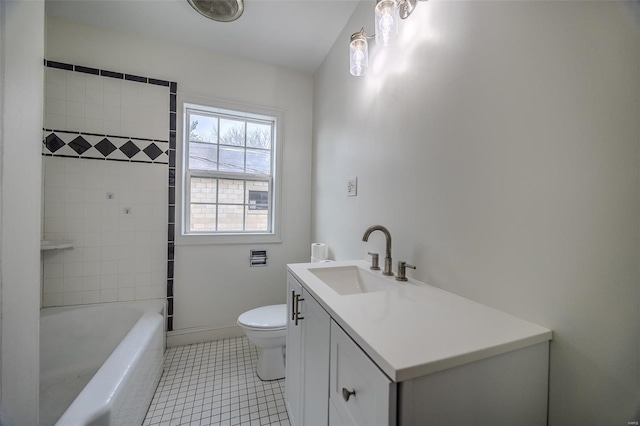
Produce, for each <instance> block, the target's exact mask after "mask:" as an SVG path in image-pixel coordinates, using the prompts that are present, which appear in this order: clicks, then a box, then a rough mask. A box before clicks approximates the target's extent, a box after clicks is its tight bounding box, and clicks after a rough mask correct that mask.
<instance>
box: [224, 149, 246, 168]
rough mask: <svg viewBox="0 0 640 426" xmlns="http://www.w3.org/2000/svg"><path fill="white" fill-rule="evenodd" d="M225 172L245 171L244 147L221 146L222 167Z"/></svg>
mask: <svg viewBox="0 0 640 426" xmlns="http://www.w3.org/2000/svg"><path fill="white" fill-rule="evenodd" d="M219 170H221V171H225V172H244V148H232V147H222V146H221V147H220V168H219Z"/></svg>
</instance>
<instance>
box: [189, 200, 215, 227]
mask: <svg viewBox="0 0 640 426" xmlns="http://www.w3.org/2000/svg"><path fill="white" fill-rule="evenodd" d="M189 228H190V230H191V231H215V230H216V205H215V204H191V217H190V222H189Z"/></svg>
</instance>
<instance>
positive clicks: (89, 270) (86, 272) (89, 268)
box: [82, 261, 102, 290]
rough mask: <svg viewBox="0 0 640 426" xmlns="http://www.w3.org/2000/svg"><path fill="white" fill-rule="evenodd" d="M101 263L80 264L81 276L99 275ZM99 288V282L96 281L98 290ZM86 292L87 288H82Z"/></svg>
mask: <svg viewBox="0 0 640 426" xmlns="http://www.w3.org/2000/svg"><path fill="white" fill-rule="evenodd" d="M101 272H102V271H101V263H100V262H99V261H94V262H82V276H83V277H95V276H98V277H99V276H100V274H101ZM99 287H100V280H98V288H99ZM84 289H85V290H87V288H86V287H85V288H84Z"/></svg>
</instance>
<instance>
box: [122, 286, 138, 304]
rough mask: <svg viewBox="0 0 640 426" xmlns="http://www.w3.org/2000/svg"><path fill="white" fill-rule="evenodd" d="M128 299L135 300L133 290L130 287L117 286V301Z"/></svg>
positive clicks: (126, 300)
mask: <svg viewBox="0 0 640 426" xmlns="http://www.w3.org/2000/svg"><path fill="white" fill-rule="evenodd" d="M130 300H135V292H134V289H133V288H132V287H130V288H119V289H118V301H119V302H128V301H130Z"/></svg>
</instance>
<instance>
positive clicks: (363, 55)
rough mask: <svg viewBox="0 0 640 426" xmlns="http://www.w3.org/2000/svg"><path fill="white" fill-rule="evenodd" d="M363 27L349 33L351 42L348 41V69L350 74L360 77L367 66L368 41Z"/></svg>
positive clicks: (364, 72)
mask: <svg viewBox="0 0 640 426" xmlns="http://www.w3.org/2000/svg"><path fill="white" fill-rule="evenodd" d="M367 38H373V37H367V35H366V34H365V33H364V28H363V29H361V30H360V31H358V32H357V33H354V34H352V35H351V43H349V71H350V72H351V75H355V76H356V77H360V76H361V75H365V74H366V73H367V68H369V43H368V42H367Z"/></svg>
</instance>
